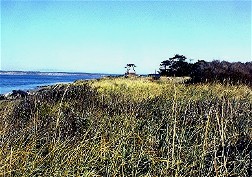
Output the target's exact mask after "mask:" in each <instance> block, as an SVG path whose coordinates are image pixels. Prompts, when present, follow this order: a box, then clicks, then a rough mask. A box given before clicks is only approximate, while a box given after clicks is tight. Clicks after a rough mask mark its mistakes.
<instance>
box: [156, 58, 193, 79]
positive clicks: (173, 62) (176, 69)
mask: <svg viewBox="0 0 252 177" xmlns="http://www.w3.org/2000/svg"><path fill="white" fill-rule="evenodd" d="M186 59H187V58H186V57H185V56H184V55H179V54H176V55H175V56H174V57H171V58H169V59H168V60H164V61H162V62H161V64H160V68H159V70H160V71H159V73H160V74H161V75H162V76H188V75H190V71H191V66H192V65H191V64H190V63H187V62H186Z"/></svg>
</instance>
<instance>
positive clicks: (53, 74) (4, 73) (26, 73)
mask: <svg viewBox="0 0 252 177" xmlns="http://www.w3.org/2000/svg"><path fill="white" fill-rule="evenodd" d="M89 74H90V75H91V74H92V75H93V74H101V75H103V74H104V73H82V72H41V71H2V70H0V75H45V76H46V75H51V76H67V75H89ZM104 75H108V74H104Z"/></svg>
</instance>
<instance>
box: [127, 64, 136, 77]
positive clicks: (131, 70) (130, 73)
mask: <svg viewBox="0 0 252 177" xmlns="http://www.w3.org/2000/svg"><path fill="white" fill-rule="evenodd" d="M135 67H136V65H135V64H127V65H126V66H125V68H126V72H125V76H136V70H135Z"/></svg>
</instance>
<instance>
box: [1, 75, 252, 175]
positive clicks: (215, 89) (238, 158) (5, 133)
mask: <svg viewBox="0 0 252 177" xmlns="http://www.w3.org/2000/svg"><path fill="white" fill-rule="evenodd" d="M0 119H1V121H0V146H1V148H0V176H124V177H126V176H181V177H182V176H184V177H186V176H250V175H252V160H251V159H252V142H251V141H252V88H251V87H248V86H245V85H236V86H234V85H222V84H219V83H214V84H195V85H187V84H183V83H177V82H174V81H173V80H167V79H161V80H157V81H154V80H152V79H150V78H127V79H125V78H104V79H101V80H98V81H96V80H95V81H77V82H75V83H73V84H66V85H55V86H52V87H50V88H48V89H45V90H41V91H39V92H37V93H36V94H35V95H34V96H29V97H28V98H26V99H21V100H6V101H2V102H0Z"/></svg>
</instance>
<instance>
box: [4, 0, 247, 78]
mask: <svg viewBox="0 0 252 177" xmlns="http://www.w3.org/2000/svg"><path fill="white" fill-rule="evenodd" d="M177 53H178V54H182V55H185V56H186V57H188V58H192V59H194V61H197V60H198V59H203V60H206V61H211V60H213V59H219V60H227V61H231V62H233V61H241V62H247V61H251V1H221V2H218V1H187V2H185V1H184V2H180V1H163V2H140V1H139V2H133V1H129V2H84V1H37V2H36V1H1V68H0V69H1V70H30V71H32V70H35V71H72V72H92V73H98V72H101V73H123V72H124V66H125V65H126V64H127V63H135V64H136V65H137V68H136V71H137V72H138V73H141V74H146V73H153V72H154V71H155V69H156V70H158V68H159V64H160V63H161V61H163V60H166V59H168V58H169V57H172V56H174V54H177Z"/></svg>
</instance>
